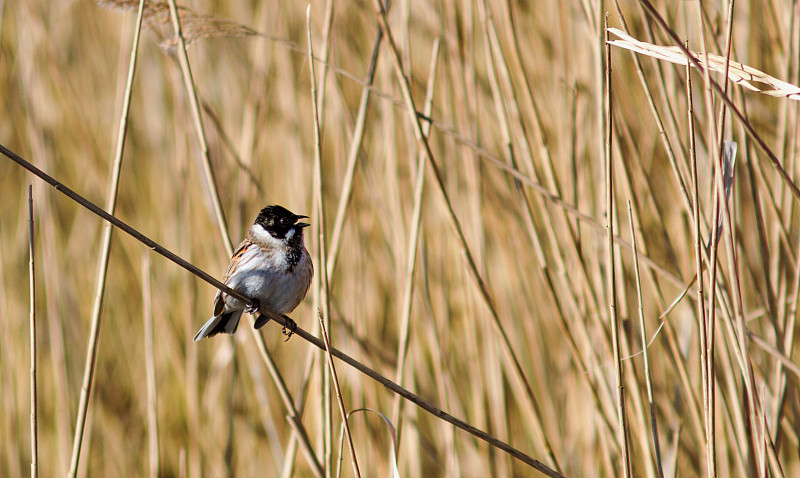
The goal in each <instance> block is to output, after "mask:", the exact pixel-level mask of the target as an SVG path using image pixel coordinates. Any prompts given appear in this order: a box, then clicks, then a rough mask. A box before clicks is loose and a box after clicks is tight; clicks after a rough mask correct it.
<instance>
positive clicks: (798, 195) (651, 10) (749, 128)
mask: <svg viewBox="0 0 800 478" xmlns="http://www.w3.org/2000/svg"><path fill="white" fill-rule="evenodd" d="M639 3H640V4H641V5H642V6H643V7H644V9H645V10H646V11H647V14H648V16H650V17H651V18H652V19H653V20H655V22H656V23H658V24H659V26H661V29H662V30H663V31H664V33H666V34H667V35H668V36H669V37H670V38H671V39H672V41H673V42H675V44H676V45H678V47H679V48H680V49H681V51H682V52H683V54H684V55H685V56H686V58H687V59H688V61H689V62H691V63H692V65H693V66H694V67H696V68H697V69H698V70H700V71H701V72H706V71H707V70H706V68H703V65H701V64H700V61H699V60H698V59H697V58H695V57H694V56H693V55H692V52H690V51H689V50H688V49H687V48H686V47H685V46H684V45H683V43H682V42H681V40H680V38H679V37H678V35H677V34H676V33H675V32H674V31H672V28H670V27H669V25H668V24H667V22H666V21H665V20H664V18H663V17H662V16H661V15H660V14H659V13H658V11H657V10H656V9H655V7H653V5H652V4H651V3H650V2H649V1H648V0H639ZM706 61H707V63H708V60H706ZM704 74H706V73H704ZM707 81H708V85H709V86H708V88H709V89H712V88H713V90H714V91H715V92H716V93H717V94H719V97H720V99H722V101H724V102H725V104H727V106H728V107H729V108H730V109H731V112H732V113H733V114H734V116H736V118H737V119H738V120H739V124H740V125H741V126H742V127H743V128H744V129H745V131H746V132H747V135H748V136H749V137H750V138H752V139H753V141H755V142H756V144H758V147H759V149H760V150H761V151H762V152H763V153H764V154H766V155H767V158H768V159H769V160H770V162H771V163H772V166H773V167H774V168H775V169H776V171H777V172H778V174H779V175H780V177H781V179H782V180H783V182H784V184H785V185H786V187H788V188H789V190H790V191H791V193H792V195H794V197H795V200H798V201H800V189H798V187H797V185H796V184H795V183H794V181H792V179H791V176H790V175H789V174H788V173H787V172H786V170H785V169H784V168H783V166H782V165H781V163H780V161H779V160H778V158H777V157H776V156H775V153H773V152H772V150H771V149H770V148H769V146H767V143H765V142H764V140H763V139H762V138H761V136H760V135H759V134H758V132H756V130H755V128H753V125H752V124H750V121H748V119H747V118H746V117H745V116H744V114H742V112H741V111H740V110H739V108H737V107H736V105H735V104H734V103H733V100H731V98H730V97H729V96H728V95H727V94H725V93H724V91H723V89H722V87H720V86H719V84H718V83H717V82H715V81H713V80H711V79H710V78H708V80H707Z"/></svg>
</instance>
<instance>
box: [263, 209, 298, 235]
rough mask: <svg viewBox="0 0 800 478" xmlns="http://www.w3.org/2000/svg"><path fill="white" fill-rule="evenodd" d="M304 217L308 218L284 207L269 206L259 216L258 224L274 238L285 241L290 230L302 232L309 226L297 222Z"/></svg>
mask: <svg viewBox="0 0 800 478" xmlns="http://www.w3.org/2000/svg"><path fill="white" fill-rule="evenodd" d="M304 217H308V216H300V215H297V214H295V213H293V212H291V211H289V210H288V209H286V208H284V207H282V206H277V205H275V206H267V207H265V208H264V209H262V210H261V212H260V213H259V214H258V217H257V218H256V224H260V225H261V226H262V227H263V228H264V229H266V230H267V232H269V233H270V235H271V236H272V237H275V238H277V239H283V238H285V237H286V233H287V232H289V230H291V229H295V230H296V231H297V232H302V230H303V228H304V227H306V226H308V224H306V223H304V222H297V221H298V219H302V218H304ZM298 235H299V234H298Z"/></svg>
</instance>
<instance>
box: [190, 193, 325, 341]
mask: <svg viewBox="0 0 800 478" xmlns="http://www.w3.org/2000/svg"><path fill="white" fill-rule="evenodd" d="M307 217H308V216H298V215H297V214H294V213H292V212H290V211H288V210H286V209H285V208H283V207H281V206H267V207H265V208H264V209H262V210H261V213H260V214H259V215H258V217H257V218H256V222H255V223H254V224H253V225H252V226H250V230H249V231H248V232H247V236H246V237H245V238H244V241H242V243H241V244H239V247H237V248H236V252H234V253H233V257H231V263H230V265H228V272H226V273H225V279H224V280H223V282H224V283H225V285H227V286H228V287H230V288H231V289H234V290H236V291H238V292H241V293H242V294H244V295H245V296H247V297H250V298H251V299H253V301H254V304H253V305H252V306H248V305H247V304H245V303H244V302H242V301H241V300H239V299H237V298H235V297H232V296H229V295H228V294H225V293H224V292H222V291H217V297H216V298H215V299H214V316H213V317H211V318H210V319H208V322H206V324H205V325H204V326H203V327H202V328H201V329H200V330H199V331H198V332H197V335H195V336H194V341H195V342H197V341H198V340H200V339H203V338H206V337H212V336H214V335H217V334H220V333H224V334H233V333H235V332H236V328H237V327H238V326H239V319H240V318H241V316H242V312H244V311H247V312H248V313H251V314H255V313H256V311H258V309H259V306H262V307H264V308H265V309H268V310H269V311H271V312H274V313H276V314H280V315H285V314H288V313H289V312H291V311H293V310H294V308H295V307H297V305H298V304H300V302H301V301H302V300H303V298H304V297H305V296H306V292H308V286H309V285H310V284H311V277H312V276H313V275H314V266H313V264H312V263H311V256H310V255H309V254H308V251H307V250H306V248H305V245H303V228H305V227H307V226H308V224H306V223H304V222H297V221H298V220H299V219H302V218H307ZM267 322H269V316H267V315H263V314H259V316H258V318H257V319H256V321H255V324H254V327H255V328H256V329H260V328H261V327H263V326H264V325H265V324H266V323H267ZM287 325H288V326H289V333H288V335H289V336H291V335H292V332H294V328H296V327H297V325H296V324H294V322H291V323H290V324H287ZM284 333H286V330H285V328H284Z"/></svg>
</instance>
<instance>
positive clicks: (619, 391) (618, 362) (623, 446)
mask: <svg viewBox="0 0 800 478" xmlns="http://www.w3.org/2000/svg"><path fill="white" fill-rule="evenodd" d="M605 26H606V29H605V32H606V33H605V43H606V46H605V61H604V62H603V64H604V65H605V77H604V78H605V80H604V84H605V88H604V90H605V91H604V94H605V102H604V105H605V108H606V111H605V114H606V121H605V126H606V131H605V132H604V134H605V152H604V154H603V156H604V159H605V172H606V174H605V184H606V187H605V192H606V230H607V231H608V232H607V235H606V290H607V294H608V308H609V317H610V318H611V320H610V326H611V338H612V345H613V352H614V365H615V367H614V370H615V372H616V402H617V427H618V428H617V443H618V445H619V448H620V457H619V459H620V460H621V467H620V475H621V476H623V477H628V478H630V476H631V464H630V451H629V449H628V418H627V412H626V410H625V387H624V385H623V384H622V377H623V374H624V373H623V368H622V359H621V356H620V337H619V335H620V330H619V329H620V324H619V316H618V315H617V279H616V262H615V258H614V209H615V207H614V160H613V159H614V158H613V157H612V150H613V149H612V138H613V137H614V136H613V133H612V131H613V124H614V123H613V108H612V101H613V96H612V87H611V85H612V83H611V46H610V45H608V17H606V19H605Z"/></svg>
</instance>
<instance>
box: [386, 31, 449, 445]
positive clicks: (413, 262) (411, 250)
mask: <svg viewBox="0 0 800 478" xmlns="http://www.w3.org/2000/svg"><path fill="white" fill-rule="evenodd" d="M438 60H439V39H438V38H437V39H436V41H434V43H433V52H432V53H431V61H430V66H429V69H428V71H429V73H428V84H427V87H426V90H425V101H424V106H423V109H424V111H425V114H426V115H428V116H430V113H431V109H432V107H433V94H434V86H435V84H436V72H437V66H438ZM423 133H424V134H425V135H426V136H427V135H428V134H429V133H430V125H429V124H426V125H425V126H423ZM424 186H425V155H424V154H422V153H419V154H417V169H416V179H415V180H414V192H413V195H414V204H413V208H412V213H411V229H410V230H409V234H408V242H407V243H406V253H407V256H406V264H405V274H404V278H403V300H402V302H401V304H402V305H401V307H402V309H401V312H400V317H399V318H400V325H399V329H400V333H399V336H400V338H399V339H398V341H397V366H396V367H395V372H394V379H395V381H396V382H397V383H398V385H401V386H402V385H403V384H404V382H405V367H406V359H407V356H408V346H409V344H408V337H409V329H410V326H411V308H412V305H413V302H414V292H415V276H416V270H417V250H418V247H419V237H420V234H421V229H422V195H423V192H424ZM391 417H392V423H394V426H395V427H396V429H397V447H398V448H399V446H400V442H401V438H402V436H403V435H402V424H403V416H402V402H401V401H400V397H395V400H394V405H393V406H392V414H391Z"/></svg>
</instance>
